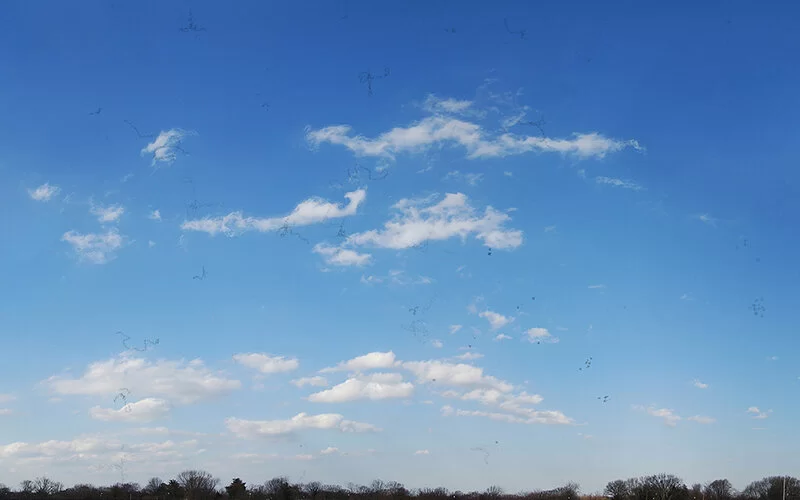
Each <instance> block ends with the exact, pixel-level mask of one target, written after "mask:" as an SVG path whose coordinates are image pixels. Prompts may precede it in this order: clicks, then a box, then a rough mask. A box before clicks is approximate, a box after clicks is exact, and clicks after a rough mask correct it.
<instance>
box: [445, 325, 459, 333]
mask: <svg viewBox="0 0 800 500" xmlns="http://www.w3.org/2000/svg"><path fill="white" fill-rule="evenodd" d="M461 328H463V326H462V325H450V328H449V329H448V330H449V331H450V335H453V334H454V333H458V332H459V331H460V330H461Z"/></svg>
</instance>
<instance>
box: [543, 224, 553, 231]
mask: <svg viewBox="0 0 800 500" xmlns="http://www.w3.org/2000/svg"><path fill="white" fill-rule="evenodd" d="M555 230H556V225H555V224H553V225H552V226H545V228H544V232H545V233H552V232H553V231H555Z"/></svg>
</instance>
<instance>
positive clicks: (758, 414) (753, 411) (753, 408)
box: [747, 406, 772, 419]
mask: <svg viewBox="0 0 800 500" xmlns="http://www.w3.org/2000/svg"><path fill="white" fill-rule="evenodd" d="M747 413H750V414H752V415H753V418H757V419H765V418H767V417H769V414H770V413H772V410H767V411H761V410H759V409H758V406H751V407H750V408H748V409H747Z"/></svg>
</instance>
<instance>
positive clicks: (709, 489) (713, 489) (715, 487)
mask: <svg viewBox="0 0 800 500" xmlns="http://www.w3.org/2000/svg"><path fill="white" fill-rule="evenodd" d="M734 494H735V492H734V491H733V486H732V485H731V482H730V481H728V480H727V479H717V480H715V481H711V482H710V483H708V484H707V485H706V487H705V488H704V489H703V496H704V497H705V498H706V499H707V500H731V499H732V498H733V496H734Z"/></svg>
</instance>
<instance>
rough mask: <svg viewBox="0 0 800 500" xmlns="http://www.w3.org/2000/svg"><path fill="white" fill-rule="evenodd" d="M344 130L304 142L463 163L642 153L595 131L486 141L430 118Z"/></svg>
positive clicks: (478, 132) (470, 129)
mask: <svg viewBox="0 0 800 500" xmlns="http://www.w3.org/2000/svg"><path fill="white" fill-rule="evenodd" d="M351 131H352V127H350V126H349V125H332V126H328V127H323V128H321V129H318V130H312V129H310V128H309V129H308V130H307V133H306V139H307V141H308V142H309V144H310V145H311V146H312V147H314V148H316V147H319V146H320V145H321V144H322V143H330V144H335V145H340V146H344V147H345V148H347V149H349V150H350V151H352V152H353V153H354V154H355V155H357V156H377V157H383V158H388V159H394V158H395V156H396V155H398V154H401V153H418V152H423V151H425V150H427V149H429V148H430V147H432V146H437V147H442V146H461V147H462V148H464V149H465V150H466V153H467V158H468V159H476V158H498V157H505V156H510V155H519V154H524V153H529V152H537V153H561V154H570V155H574V156H576V157H578V158H592V157H594V158H603V157H604V156H606V154H608V153H614V152H617V151H621V150H623V149H625V148H633V149H636V150H642V149H643V148H642V147H641V146H639V144H638V143H637V142H636V141H634V140H628V141H620V140H615V139H610V138H607V137H605V136H603V135H602V134H599V133H597V132H590V133H575V134H572V137H570V138H561V139H551V138H547V137H538V136H518V135H515V134H511V133H503V134H500V135H495V134H493V136H490V134H487V133H486V131H485V130H483V129H482V128H481V126H480V125H477V124H475V123H471V122H467V121H463V120H460V119H457V118H453V117H448V116H441V115H434V116H429V117H426V118H423V119H422V120H419V121H418V122H416V123H413V124H411V125H409V126H408V127H395V128H393V129H392V130H389V131H387V132H384V133H382V134H380V135H379V136H377V137H375V138H372V139H370V138H367V137H364V136H362V135H351Z"/></svg>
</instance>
